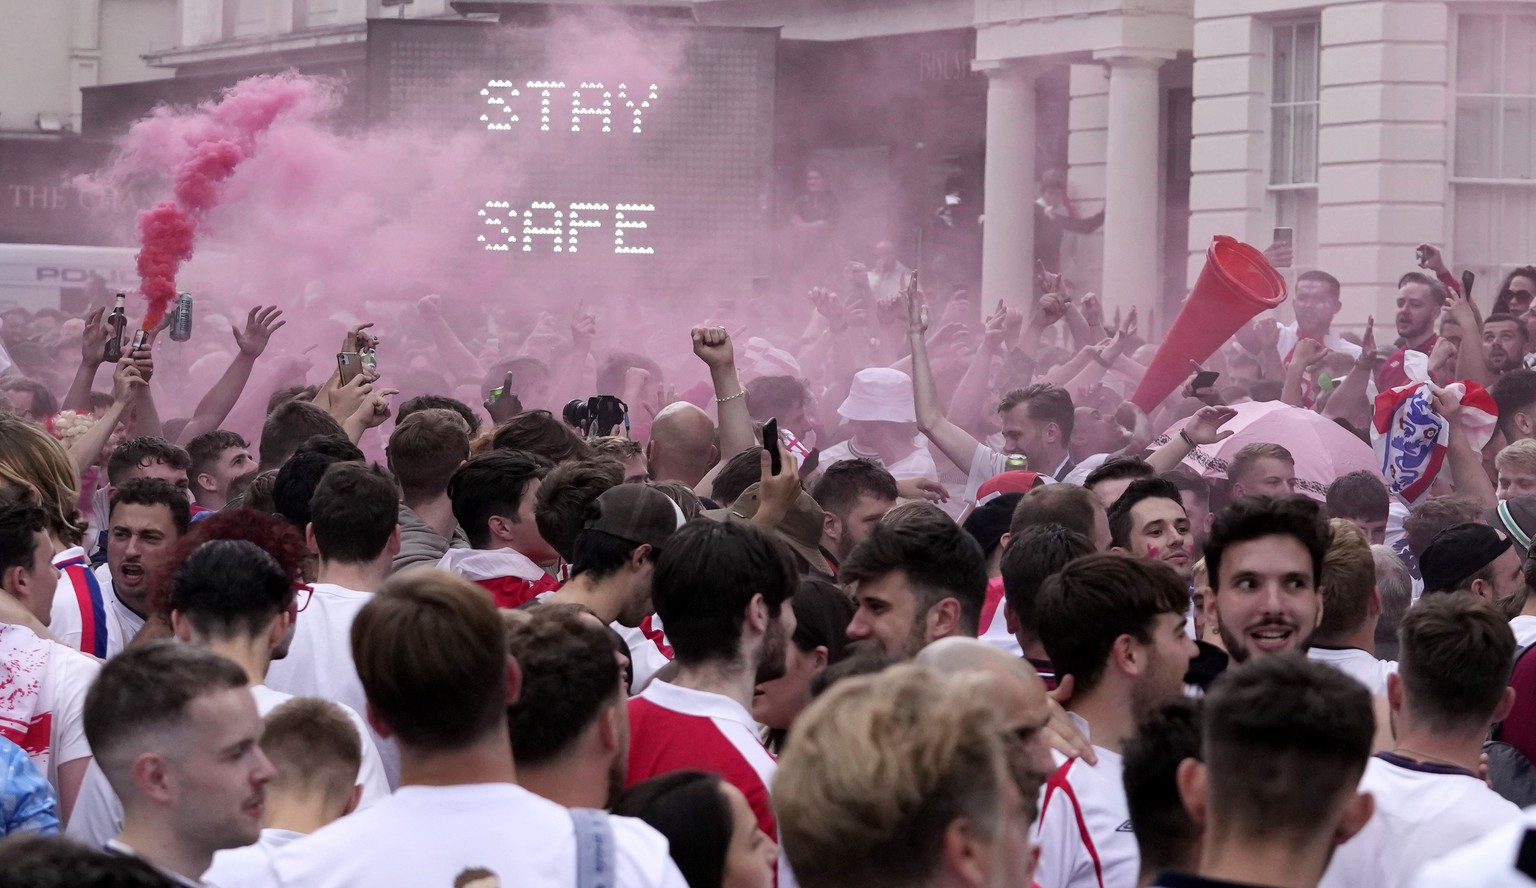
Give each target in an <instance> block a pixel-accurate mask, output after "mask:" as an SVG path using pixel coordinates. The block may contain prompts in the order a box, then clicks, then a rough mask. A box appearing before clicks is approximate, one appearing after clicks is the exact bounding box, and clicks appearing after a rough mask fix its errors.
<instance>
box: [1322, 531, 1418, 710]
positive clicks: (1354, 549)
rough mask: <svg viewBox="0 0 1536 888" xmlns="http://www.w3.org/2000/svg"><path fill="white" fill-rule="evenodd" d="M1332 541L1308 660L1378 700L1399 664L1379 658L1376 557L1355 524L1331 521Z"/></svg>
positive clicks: (1379, 604)
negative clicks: (1358, 685)
mask: <svg viewBox="0 0 1536 888" xmlns="http://www.w3.org/2000/svg"><path fill="white" fill-rule="evenodd" d="M1328 528H1329V532H1330V534H1331V537H1330V539H1329V542H1328V550H1327V552H1326V553H1325V554H1324V555H1323V582H1322V586H1323V618H1322V622H1321V623H1319V624H1318V627H1317V631H1316V632H1314V633H1313V634H1312V644H1311V646H1310V647H1308V648H1307V656H1308V657H1309V658H1311V659H1313V660H1316V661H1318V662H1319V663H1326V664H1328V665H1329V666H1332V667H1333V668H1335V669H1337V670H1339V671H1340V672H1343V673H1344V674H1345V675H1348V676H1349V677H1350V678H1353V679H1355V680H1356V681H1358V682H1360V683H1361V684H1363V685H1365V687H1366V689H1367V690H1369V691H1370V692H1371V694H1372V695H1373V696H1376V697H1382V696H1385V695H1386V693H1387V676H1388V675H1391V674H1393V673H1395V672H1396V671H1397V664H1396V663H1393V662H1390V661H1387V660H1380V659H1377V657H1376V624H1377V623H1379V622H1381V593H1380V592H1378V591H1377V589H1376V559H1375V558H1374V557H1373V556H1372V555H1371V546H1370V544H1369V543H1368V542H1366V538H1365V533H1364V532H1362V531H1361V530H1360V527H1359V526H1358V525H1357V524H1355V523H1354V522H1353V521H1349V520H1346V519H1344V518H1334V519H1331V520H1330V521H1329V522H1328Z"/></svg>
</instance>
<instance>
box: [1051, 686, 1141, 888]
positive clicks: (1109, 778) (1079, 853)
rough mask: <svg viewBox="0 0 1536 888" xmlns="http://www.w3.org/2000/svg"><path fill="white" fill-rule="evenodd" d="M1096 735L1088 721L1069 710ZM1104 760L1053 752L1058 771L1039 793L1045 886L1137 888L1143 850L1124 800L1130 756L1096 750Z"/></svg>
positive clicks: (1081, 727) (1074, 719) (1079, 724)
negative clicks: (1125, 772) (1126, 770)
mask: <svg viewBox="0 0 1536 888" xmlns="http://www.w3.org/2000/svg"><path fill="white" fill-rule="evenodd" d="M1067 716H1068V717H1069V718H1071V719H1072V722H1073V723H1074V724H1076V725H1077V727H1078V729H1079V730H1081V731H1082V732H1083V735H1084V736H1087V737H1090V738H1091V737H1092V734H1091V733H1090V732H1089V725H1088V722H1087V721H1086V720H1084V719H1083V718H1082V717H1080V716H1078V715H1077V714H1076V713H1067ZM1093 751H1094V754H1095V755H1097V756H1098V759H1099V763H1098V764H1096V765H1090V764H1088V763H1087V762H1085V761H1083V760H1082V759H1079V758H1070V759H1069V758H1066V757H1064V756H1062V755H1061V754H1060V753H1055V752H1053V753H1052V757H1053V758H1055V760H1056V764H1057V769H1056V773H1054V774H1052V775H1051V777H1050V779H1049V780H1047V781H1046V784H1045V787H1044V788H1043V789H1042V790H1041V792H1040V799H1041V801H1040V824H1039V827H1038V829H1037V830H1036V833H1035V836H1036V841H1037V842H1038V843H1039V845H1040V868H1039V869H1038V870H1037V871H1036V872H1035V882H1036V883H1037V884H1039V885H1041V886H1043V888H1135V885H1136V880H1137V877H1138V876H1139V875H1140V871H1141V849H1140V848H1138V847H1137V845H1136V834H1135V833H1134V832H1133V831H1132V830H1131V812H1130V808H1129V807H1128V806H1127V804H1126V801H1125V784H1124V782H1123V777H1122V775H1123V773H1124V770H1125V760H1124V759H1123V758H1122V757H1121V756H1120V753H1118V752H1111V751H1110V750H1108V749H1104V748H1103V747H1100V746H1095V747H1094V748H1093Z"/></svg>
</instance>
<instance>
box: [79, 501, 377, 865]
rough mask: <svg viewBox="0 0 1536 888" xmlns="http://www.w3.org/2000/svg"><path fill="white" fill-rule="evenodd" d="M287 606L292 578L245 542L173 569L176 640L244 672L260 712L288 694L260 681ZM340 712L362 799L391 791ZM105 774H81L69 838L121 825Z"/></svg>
mask: <svg viewBox="0 0 1536 888" xmlns="http://www.w3.org/2000/svg"><path fill="white" fill-rule="evenodd" d="M267 520H270V521H273V522H277V521H280V520H281V519H277V518H269V519H267ZM293 604H294V590H293V583H292V581H291V579H290V578H289V577H288V576H287V575H286V574H285V573H284V572H283V569H282V567H281V566H279V564H278V563H277V560H276V559H274V558H273V557H272V556H271V555H269V554H268V553H266V552H265V551H263V550H262V549H261V548H260V547H259V546H257V545H256V544H255V543H251V542H247V541H245V540H229V539H216V540H211V541H209V542H206V543H204V544H202V545H201V546H198V547H197V548H196V549H195V550H193V552H192V554H191V555H189V556H188V557H187V560H186V561H185V562H184V563H183V564H182V566H181V568H180V569H179V570H178V571H177V572H176V577H175V579H174V581H173V582H172V584H171V589H170V606H171V625H172V626H173V627H174V629H175V632H176V637H177V638H178V639H179V640H180V641H182V642H184V643H187V644H193V645H196V646H198V647H203V648H207V649H208V650H211V651H213V652H214V653H216V654H219V655H221V656H223V657H225V658H226V659H229V660H232V661H233V662H235V663H236V664H237V665H239V666H240V667H241V668H242V669H244V670H245V675H246V678H247V680H248V682H249V683H250V686H251V693H252V694H253V695H254V696H255V700H256V709H257V712H258V714H260V715H262V716H265V715H266V714H267V713H268V712H271V711H272V710H273V709H275V708H276V707H278V706H279V705H281V704H283V703H285V702H287V701H288V700H290V699H292V697H291V696H290V695H289V694H285V693H283V692H281V691H278V690H274V689H273V688H271V687H267V686H266V685H264V684H263V683H262V682H263V680H264V679H265V677H266V675H267V670H268V666H269V664H270V663H271V662H272V658H273V657H280V656H282V654H283V652H284V650H285V649H286V648H287V644H288V639H289V637H290V630H291V628H292V626H293V623H292V620H291V614H292V608H293ZM342 710H343V711H344V712H345V713H346V714H347V716H348V717H349V718H350V719H351V720H352V724H353V730H354V731H355V732H356V734H357V736H358V739H359V743H360V744H361V745H362V762H363V765H362V772H361V774H360V775H359V783H360V784H361V788H362V804H363V805H364V806H367V805H371V804H373V803H374V802H376V801H378V800H379V799H381V798H383V797H384V796H386V795H388V794H389V784H388V782H387V781H386V780H385V776H384V767H383V764H382V762H381V761H380V759H379V754H378V751H377V750H376V749H375V748H374V746H373V742H372V740H371V739H369V735H368V733H367V731H366V730H365V729H364V724H363V720H362V719H361V718H359V717H358V715H357V713H356V712H355V711H353V710H351V709H348V708H347V707H345V706H343V707H342ZM109 777H110V774H108V773H106V769H105V768H104V767H93V768H91V769H90V770H89V771H88V772H87V773H86V777H85V783H84V785H83V786H82V787H81V790H80V801H79V804H78V808H79V811H78V816H76V817H74V818H73V819H72V820H71V821H70V824H69V828H68V834H69V835H70V836H71V837H72V838H75V839H78V840H80V841H82V842H85V843H87V844H93V845H95V844H101V843H103V842H105V841H106V840H107V839H109V838H111V837H112V836H113V835H115V834H116V833H117V832H118V830H120V829H121V828H122V825H123V808H122V805H121V803H120V801H119V799H118V797H117V796H116V795H114V794H113V792H112V787H111V785H110V781H109V779H108V778H109Z"/></svg>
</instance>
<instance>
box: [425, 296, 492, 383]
mask: <svg viewBox="0 0 1536 888" xmlns="http://www.w3.org/2000/svg"><path fill="white" fill-rule="evenodd" d="M416 311H417V313H418V314H419V315H421V322H422V324H423V325H425V326H426V328H427V332H428V333H431V334H432V342H433V344H434V345H436V346H437V356H438V357H439V358H440V359H441V360H442V362H443V369H444V370H447V371H448V374H449V376H451V377H452V378H453V379H455V380H456V381H458V382H474V383H475V384H476V385H478V384H479V383H480V380H481V379H482V378H484V376H485V368H484V367H483V366H481V365H480V362H479V361H478V360H476V359H475V356H474V355H473V354H471V353H470V351H469V349H468V348H467V347H465V345H464V342H463V340H461V339H459V335H458V334H457V333H455V332H453V328H452V327H450V326H448V321H447V320H445V319H444V318H443V311H442V297H441V296H438V295H437V294H436V293H431V294H428V295H426V296H423V297H421V300H420V301H418V302H417V303H416Z"/></svg>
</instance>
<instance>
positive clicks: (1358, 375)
mask: <svg viewBox="0 0 1536 888" xmlns="http://www.w3.org/2000/svg"><path fill="white" fill-rule="evenodd" d="M1380 363H1381V355H1379V354H1377V353H1376V317H1375V315H1371V316H1368V317H1367V318H1366V319H1365V334H1364V335H1362V336H1361V337H1360V357H1358V358H1356V359H1355V369H1354V370H1352V371H1350V373H1349V375H1347V376H1345V377H1344V381H1343V382H1340V383H1339V387H1338V388H1336V389H1334V390H1333V394H1331V395H1329V396H1328V403H1327V404H1326V405H1324V407H1323V415H1324V416H1326V417H1328V418H1329V419H1338V418H1340V417H1345V418H1348V417H1350V416H1353V415H1355V412H1356V411H1358V410H1359V409H1360V408H1361V407H1362V406H1364V407H1369V406H1370V405H1369V404H1367V403H1366V383H1368V382H1370V380H1371V375H1372V374H1374V373H1375V372H1376V367H1377V365H1379V364H1380Z"/></svg>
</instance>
